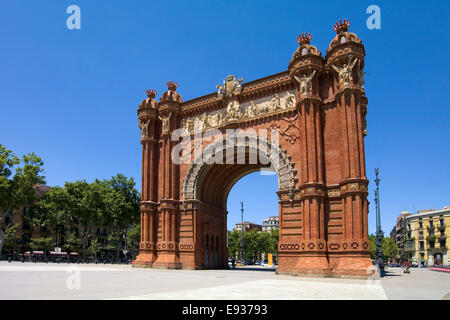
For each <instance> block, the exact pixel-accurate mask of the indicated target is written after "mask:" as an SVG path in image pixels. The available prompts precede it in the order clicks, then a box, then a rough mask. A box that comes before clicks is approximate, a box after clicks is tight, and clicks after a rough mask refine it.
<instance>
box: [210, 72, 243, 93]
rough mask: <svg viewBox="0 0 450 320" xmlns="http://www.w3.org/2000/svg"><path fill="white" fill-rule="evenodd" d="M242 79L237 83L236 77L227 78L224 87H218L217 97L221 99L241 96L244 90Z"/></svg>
mask: <svg viewBox="0 0 450 320" xmlns="http://www.w3.org/2000/svg"><path fill="white" fill-rule="evenodd" d="M242 81H243V79H242V78H239V79H238V80H237V81H236V77H235V76H233V75H229V76H227V77H226V78H225V79H224V80H223V85H219V84H218V85H217V86H216V88H217V95H218V96H219V97H231V96H233V95H236V94H239V93H240V92H241V90H242V86H241V84H242Z"/></svg>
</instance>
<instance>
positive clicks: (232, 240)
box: [228, 230, 241, 258]
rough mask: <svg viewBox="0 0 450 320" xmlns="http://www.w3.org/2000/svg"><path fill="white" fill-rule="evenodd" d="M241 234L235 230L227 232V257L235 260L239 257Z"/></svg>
mask: <svg viewBox="0 0 450 320" xmlns="http://www.w3.org/2000/svg"><path fill="white" fill-rule="evenodd" d="M240 243H241V233H240V232H239V231H237V230H233V231H228V257H230V258H235V257H236V254H238V256H239V251H240V250H241V244H240Z"/></svg>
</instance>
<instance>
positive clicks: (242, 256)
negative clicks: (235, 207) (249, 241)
mask: <svg viewBox="0 0 450 320" xmlns="http://www.w3.org/2000/svg"><path fill="white" fill-rule="evenodd" d="M240 260H241V263H242V262H243V260H244V203H243V202H241V258H240Z"/></svg>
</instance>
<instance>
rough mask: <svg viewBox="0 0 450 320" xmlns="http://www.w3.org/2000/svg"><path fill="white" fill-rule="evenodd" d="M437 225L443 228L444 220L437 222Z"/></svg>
mask: <svg viewBox="0 0 450 320" xmlns="http://www.w3.org/2000/svg"><path fill="white" fill-rule="evenodd" d="M439 224H440V226H441V227H443V226H444V219H441V220H439Z"/></svg>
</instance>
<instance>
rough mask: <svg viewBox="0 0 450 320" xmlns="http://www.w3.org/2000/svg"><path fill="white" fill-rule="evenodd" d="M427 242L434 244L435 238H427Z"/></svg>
mask: <svg viewBox="0 0 450 320" xmlns="http://www.w3.org/2000/svg"><path fill="white" fill-rule="evenodd" d="M427 241H428V242H435V241H436V236H428V237H427Z"/></svg>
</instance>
